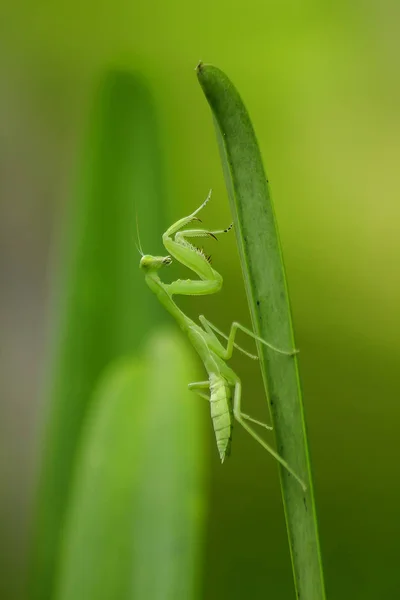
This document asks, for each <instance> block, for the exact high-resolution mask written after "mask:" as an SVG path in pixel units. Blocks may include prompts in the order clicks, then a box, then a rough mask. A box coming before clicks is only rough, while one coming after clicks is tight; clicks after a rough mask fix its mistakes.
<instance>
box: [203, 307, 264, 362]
mask: <svg viewBox="0 0 400 600" xmlns="http://www.w3.org/2000/svg"><path fill="white" fill-rule="evenodd" d="M199 321H200V323H201V324H202V325H203V327H204V329H205V330H206V331H207V333H208V335H209V336H210V337H211V338H212V341H213V342H214V344H215V345H213V346H212V349H213V350H214V352H216V353H217V354H218V356H220V357H222V356H223V355H224V354H225V353H226V349H225V348H224V347H223V345H222V344H221V342H220V341H219V339H218V338H217V336H216V335H215V333H214V331H216V332H217V333H218V334H219V335H220V336H222V337H223V338H224V339H226V340H228V339H229V338H228V336H227V335H225V334H224V333H222V331H220V330H219V329H217V328H216V327H213V325H211V323H210V321H208V319H206V318H205V316H204V315H199ZM213 329H214V331H213ZM233 345H234V346H235V348H237V349H238V350H240V352H243V354H245V355H246V356H248V357H249V358H252V359H253V360H258V356H257V355H256V354H251V353H250V352H247V350H245V349H244V348H242V347H241V346H239V344H236V342H234V343H233Z"/></svg>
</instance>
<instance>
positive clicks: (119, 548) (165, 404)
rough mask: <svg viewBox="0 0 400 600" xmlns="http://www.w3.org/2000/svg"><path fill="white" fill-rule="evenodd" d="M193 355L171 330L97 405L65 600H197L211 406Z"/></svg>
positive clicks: (111, 373)
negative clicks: (203, 429) (198, 388)
mask: <svg viewBox="0 0 400 600" xmlns="http://www.w3.org/2000/svg"><path fill="white" fill-rule="evenodd" d="M193 377H194V368H193V361H192V355H191V353H190V352H189V353H188V348H187V345H186V342H184V341H183V340H182V338H181V336H180V335H179V333H175V332H173V333H170V332H168V331H162V332H161V333H159V334H157V335H156V336H154V337H153V339H152V340H151V341H150V343H149V344H148V347H147V351H146V354H145V355H144V356H143V358H142V359H128V360H125V361H119V362H117V363H116V364H114V365H113V366H112V367H111V368H109V369H108V370H107V373H106V375H105V376H104V377H103V380H102V382H101V384H100V386H99V387H98V389H97V391H96V393H95V395H94V398H93V402H92V407H91V409H90V412H89V415H88V420H87V424H86V427H85V431H84V436H83V443H82V445H81V448H80V452H79V460H78V465H79V466H78V468H77V471H76V477H75V481H74V487H73V494H72V500H71V504H70V510H69V513H68V518H67V521H66V527H65V533H64V547H63V552H62V569H61V573H60V578H59V585H58V593H57V594H56V598H57V600H70V599H72V598H73V599H74V600H128V599H129V600H130V599H135V600H136V599H137V600H142V599H143V598H146V599H148V600H169V599H170V600H180V599H182V600H191V599H193V598H195V597H196V589H198V585H197V583H198V582H197V564H198V560H199V558H200V557H201V552H200V551H201V534H200V532H201V529H202V521H203V514H204V506H203V496H202V490H203V459H204V453H203V448H202V445H201V441H202V436H201V435H200V434H199V415H200V413H201V412H202V411H201V404H200V403H199V402H197V399H196V398H193V397H192V394H191V393H190V392H189V391H188V389H187V386H185V385H183V383H182V382H184V381H187V382H188V381H191V380H192V379H193Z"/></svg>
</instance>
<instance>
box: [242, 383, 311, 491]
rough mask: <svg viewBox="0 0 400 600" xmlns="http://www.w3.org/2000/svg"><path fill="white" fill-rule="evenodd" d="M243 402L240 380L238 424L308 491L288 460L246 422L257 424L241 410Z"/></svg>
mask: <svg viewBox="0 0 400 600" xmlns="http://www.w3.org/2000/svg"><path fill="white" fill-rule="evenodd" d="M241 400H242V384H241V383H240V381H239V380H237V381H236V382H235V392H234V397H233V414H234V417H235V419H236V421H237V422H238V423H240V425H241V426H242V427H243V428H244V429H245V430H246V431H247V433H249V434H250V435H251V437H253V438H254V439H255V440H256V442H258V443H259V444H261V446H262V447H263V448H265V450H267V451H268V452H269V453H270V454H271V455H272V456H273V457H274V458H275V459H276V460H277V461H278V462H279V463H280V464H281V465H282V466H283V467H284V468H285V469H286V470H287V471H288V473H290V474H291V475H293V477H294V478H295V479H296V480H297V481H298V482H299V484H300V485H301V487H302V488H303V490H304V491H306V489H307V486H306V484H305V483H304V481H303V480H302V479H301V478H300V477H299V476H298V475H297V473H295V472H294V471H293V469H292V468H291V467H290V466H289V465H288V463H287V462H286V460H284V459H283V458H282V457H281V456H280V455H279V454H278V453H277V452H276V451H275V450H274V449H273V448H272V446H270V445H269V444H267V442H265V441H264V440H263V439H262V437H260V436H259V435H258V433H257V432H256V431H255V430H254V429H253V427H251V425H249V424H248V423H247V422H246V420H251V421H253V422H256V421H255V420H254V419H249V418H248V416H247V415H244V414H243V413H242V410H241Z"/></svg>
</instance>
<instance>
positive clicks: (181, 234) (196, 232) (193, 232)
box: [175, 223, 233, 246]
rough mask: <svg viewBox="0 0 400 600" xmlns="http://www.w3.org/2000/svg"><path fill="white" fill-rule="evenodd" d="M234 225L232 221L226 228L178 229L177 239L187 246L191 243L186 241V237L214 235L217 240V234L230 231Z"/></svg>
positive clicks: (179, 242)
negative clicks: (211, 229)
mask: <svg viewBox="0 0 400 600" xmlns="http://www.w3.org/2000/svg"><path fill="white" fill-rule="evenodd" d="M232 227H233V223H231V224H230V225H229V227H226V229H215V230H213V231H209V230H208V229H184V230H183V231H178V232H177V233H176V234H175V241H176V242H177V243H178V244H182V246H185V245H187V244H188V243H189V242H187V241H186V238H196V237H213V238H214V239H215V240H216V239H217V237H216V236H217V235H220V234H221V233H228V232H229V231H230V230H231V229H232Z"/></svg>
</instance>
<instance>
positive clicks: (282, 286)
mask: <svg viewBox="0 0 400 600" xmlns="http://www.w3.org/2000/svg"><path fill="white" fill-rule="evenodd" d="M197 75H198V79H199V82H200V85H201V87H202V89H203V92H204V94H205V96H206V98H207V100H208V102H209V104H210V107H211V110H212V113H213V117H214V123H215V126H216V132H217V139H218V144H219V148H220V154H221V159H222V165H223V170H224V175H225V180H226V185H227V188H228V193H229V200H230V206H231V211H232V215H233V221H234V224H235V231H236V239H237V243H238V248H239V254H240V259H241V265H242V271H243V276H244V281H245V287H246V292H247V298H248V302H249V307H250V313H251V318H252V322H253V327H254V330H255V332H256V333H257V335H259V336H261V337H262V338H263V339H265V340H267V341H268V342H270V343H271V344H273V345H274V346H276V347H278V348H281V349H284V350H290V349H293V348H295V344H294V337H293V330H292V324H291V314H290V305H289V297H288V290H287V284H286V278H285V269H284V263H283V258H282V252H281V246H280V241H279V235H278V230H277V225H276V220H275V215H274V208H273V204H272V200H271V197H270V192H269V187H268V181H267V178H266V176H265V172H264V167H263V163H262V158H261V154H260V150H259V147H258V143H257V140H256V136H255V133H254V129H253V126H252V123H251V121H250V117H249V115H248V112H247V110H246V108H245V106H244V104H243V102H242V100H241V98H240V96H239V94H238V92H237V90H236V89H235V87H234V86H233V85H232V83H231V81H230V80H229V79H228V77H227V76H226V75H225V74H224V73H223V72H222V71H221V70H220V69H218V68H216V67H213V66H211V65H203V64H199V65H198V67H197ZM259 355H260V360H261V367H262V373H263V379H264V385H265V389H266V393H267V397H268V399H269V406H270V410H271V415H272V421H273V426H274V430H275V436H276V442H277V449H278V451H279V453H280V454H281V456H283V458H284V459H285V460H286V461H287V462H288V463H289V465H290V466H291V467H292V468H293V469H294V471H295V472H296V473H298V474H299V476H300V477H301V478H302V479H303V481H305V483H306V485H307V491H306V492H304V491H303V489H302V488H301V486H300V485H299V483H298V482H297V481H296V480H295V479H294V478H293V477H292V476H291V475H290V474H289V473H288V472H287V471H286V470H285V469H284V468H283V467H282V466H280V479H281V488H282V496H283V501H284V507H285V515H286V523H287V529H288V536H289V545H290V551H291V557H292V565H293V572H294V580H295V586H296V593H297V597H298V598H302V599H303V600H323V599H324V598H325V590H324V581H323V571H322V564H321V556H320V547H319V538H318V528H317V519H316V512H315V501H314V495H313V487H312V480H311V470H310V461H309V453H308V446H307V435H306V427H305V421H304V414H303V405H302V397H301V387H300V380H299V373H298V367H297V357H287V356H283V355H281V354H278V353H276V352H274V351H273V350H271V349H269V348H266V347H265V346H264V345H262V346H260V345H259Z"/></svg>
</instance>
